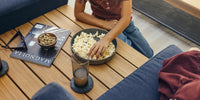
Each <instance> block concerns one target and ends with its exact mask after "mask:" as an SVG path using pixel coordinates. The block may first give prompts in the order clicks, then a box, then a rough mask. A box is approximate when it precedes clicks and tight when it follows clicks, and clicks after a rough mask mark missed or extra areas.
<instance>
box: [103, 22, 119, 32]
mask: <svg viewBox="0 0 200 100" xmlns="http://www.w3.org/2000/svg"><path fill="white" fill-rule="evenodd" d="M117 23H118V20H110V21H106V22H105V24H104V26H103V27H104V28H105V29H107V30H111V29H113V28H114V27H115V25H116V24H117Z"/></svg>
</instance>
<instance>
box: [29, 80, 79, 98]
mask: <svg viewBox="0 0 200 100" xmlns="http://www.w3.org/2000/svg"><path fill="white" fill-rule="evenodd" d="M31 100H75V98H74V97H73V96H72V95H71V94H70V93H69V92H68V91H67V90H65V89H64V88H63V87H62V86H60V85H59V84H57V83H55V82H52V83H49V84H47V85H46V86H45V87H43V88H41V89H40V90H39V91H38V92H37V93H36V94H35V95H34V96H33V97H32V99H31Z"/></svg>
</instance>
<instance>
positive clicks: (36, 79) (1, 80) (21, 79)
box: [0, 5, 148, 100]
mask: <svg viewBox="0 0 200 100" xmlns="http://www.w3.org/2000/svg"><path fill="white" fill-rule="evenodd" d="M36 23H42V24H46V25H52V26H57V27H59V28H63V29H66V30H70V31H71V34H70V37H68V39H67V41H66V43H65V44H64V46H63V47H62V49H61V51H60V52H59V54H58V56H57V57H56V59H55V60H54V62H53V64H52V65H51V67H50V68H48V67H45V66H41V65H37V64H34V63H31V62H27V61H22V60H19V59H15V58H12V57H10V54H11V53H12V51H11V50H8V49H4V48H1V47H0V57H1V59H2V60H4V61H6V62H7V63H8V65H9V71H8V73H7V74H6V75H4V76H3V77H0V100H27V99H31V97H32V96H33V95H34V94H35V93H36V92H37V91H38V90H39V89H41V88H42V87H43V86H45V85H46V84H48V83H51V82H56V83H58V84H60V85H62V86H63V87H64V88H65V89H67V90H68V91H69V92H70V93H71V94H72V95H73V96H74V97H75V98H76V99H77V100H88V99H96V98H98V97H99V96H101V95H102V94H103V93H105V92H106V91H107V90H108V89H110V88H112V87H113V86H114V85H116V84H117V83H119V82H120V81H121V80H122V79H123V78H125V77H126V76H128V75H129V74H130V73H132V72H133V71H135V70H136V69H137V68H138V67H139V66H141V65H142V64H144V63H145V62H146V61H147V60H148V58H146V57H145V56H143V55H142V54H140V53H139V52H137V51H136V50H135V49H133V48H132V47H130V46H128V45H127V44H125V43H124V42H122V41H121V40H119V39H117V42H118V49H117V53H116V55H115V56H114V57H113V59H112V60H111V61H109V62H107V63H106V64H103V65H98V66H89V72H90V76H91V77H92V78H93V81H94V87H93V89H92V90H91V91H90V92H88V93H86V94H78V93H76V92H74V91H73V90H72V89H71V87H70V80H71V79H72V77H73V74H72V66H71V59H70V56H71V54H72V52H71V49H70V41H71V37H72V36H73V35H74V34H75V33H76V32H78V31H80V30H82V29H85V28H91V27H94V26H91V25H87V24H84V23H81V22H79V21H77V20H76V19H75V17H74V11H73V8H72V7H70V6H69V5H64V6H62V7H60V8H57V9H55V10H53V11H50V12H48V13H46V14H44V15H43V16H40V17H38V18H36V19H33V20H31V21H30V22H27V23H25V24H23V25H21V26H19V27H17V28H15V29H13V30H10V31H8V32H6V33H5V34H2V35H0V38H2V39H3V40H4V41H5V42H8V41H9V40H10V38H11V37H12V36H13V35H14V34H15V33H16V30H17V29H18V28H19V29H20V30H21V32H22V33H23V35H24V36H25V35H26V34H27V33H28V32H29V31H30V29H31V28H32V27H33V25H34V24H36ZM19 42H20V39H16V40H15V41H14V42H12V44H11V46H17V45H18V44H19Z"/></svg>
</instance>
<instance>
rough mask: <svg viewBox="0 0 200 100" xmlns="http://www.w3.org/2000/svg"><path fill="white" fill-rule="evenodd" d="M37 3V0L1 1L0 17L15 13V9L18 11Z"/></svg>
mask: <svg viewBox="0 0 200 100" xmlns="http://www.w3.org/2000/svg"><path fill="white" fill-rule="evenodd" d="M37 1H39V0H1V3H0V16H2V15H4V14H7V13H9V12H12V11H15V10H17V9H20V8H22V7H24V6H28V5H30V4H32V3H35V2H37Z"/></svg>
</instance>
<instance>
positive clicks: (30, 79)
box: [0, 30, 44, 98]
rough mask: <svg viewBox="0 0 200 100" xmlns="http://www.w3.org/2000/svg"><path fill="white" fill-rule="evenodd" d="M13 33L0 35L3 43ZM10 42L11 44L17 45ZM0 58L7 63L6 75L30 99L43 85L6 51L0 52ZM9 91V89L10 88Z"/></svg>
mask: <svg viewBox="0 0 200 100" xmlns="http://www.w3.org/2000/svg"><path fill="white" fill-rule="evenodd" d="M13 33H15V31H13V30H12V31H8V32H6V33H5V34H2V35H0V38H2V39H3V40H4V41H5V42H8V41H9V40H10V39H11V37H12V36H13ZM16 40H18V42H16V41H15V42H12V43H19V41H21V40H19V39H16ZM0 52H1V53H0V56H1V57H2V59H3V60H5V61H7V63H8V65H9V71H8V75H9V76H10V77H11V78H12V79H13V80H14V81H15V83H16V84H17V85H18V86H19V87H20V88H21V90H22V91H23V92H24V93H25V94H26V95H27V96H28V97H29V98H31V97H32V96H33V95H34V94H35V93H36V92H37V91H38V90H39V89H40V88H42V87H43V86H44V84H43V83H42V82H41V81H40V80H39V79H38V78H37V77H36V76H35V75H34V74H33V73H32V71H30V70H29V68H28V67H27V66H26V65H25V64H24V63H22V62H21V60H19V59H15V58H12V57H10V54H11V53H12V52H11V51H10V50H8V49H3V50H1V51H0ZM10 89H11V88H10Z"/></svg>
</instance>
